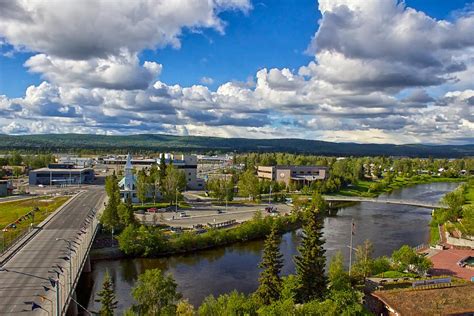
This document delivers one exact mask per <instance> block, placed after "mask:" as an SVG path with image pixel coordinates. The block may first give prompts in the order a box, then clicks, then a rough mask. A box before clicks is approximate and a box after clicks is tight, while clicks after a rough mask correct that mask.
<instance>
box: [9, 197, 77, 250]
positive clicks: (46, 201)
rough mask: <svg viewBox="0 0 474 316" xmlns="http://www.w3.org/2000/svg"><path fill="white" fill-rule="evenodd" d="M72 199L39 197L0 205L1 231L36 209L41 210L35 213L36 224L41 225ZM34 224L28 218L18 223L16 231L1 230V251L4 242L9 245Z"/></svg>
mask: <svg viewBox="0 0 474 316" xmlns="http://www.w3.org/2000/svg"><path fill="white" fill-rule="evenodd" d="M69 198H70V197H68V196H61V197H45V196H43V197H38V198H32V199H28V200H20V201H11V202H6V203H1V204H0V229H1V230H3V228H4V227H5V226H6V225H8V224H10V223H12V222H15V221H16V220H17V219H19V218H20V217H22V216H23V215H25V214H27V213H28V212H30V211H32V210H33V209H34V208H35V207H37V208H38V209H39V210H38V211H36V212H34V224H35V225H36V224H39V223H40V222H42V221H43V220H44V219H45V218H46V217H48V215H49V214H51V213H52V212H54V211H55V210H56V209H58V208H59V207H60V206H61V205H63V204H64V203H65V202H66V201H67V200H69ZM31 223H32V218H31V217H29V218H26V219H24V220H22V221H21V222H18V223H16V229H9V230H8V231H6V232H3V231H1V230H0V236H1V238H0V239H1V240H2V242H1V243H0V251H1V250H2V249H3V241H4V240H5V243H6V244H9V243H10V242H11V241H12V240H14V239H15V238H16V237H17V236H19V235H21V233H22V232H24V231H25V230H26V229H28V227H29V226H30V224H31Z"/></svg>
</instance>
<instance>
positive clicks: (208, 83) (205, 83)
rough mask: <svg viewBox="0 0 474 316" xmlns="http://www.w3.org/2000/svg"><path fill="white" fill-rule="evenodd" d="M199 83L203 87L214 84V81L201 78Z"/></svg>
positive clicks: (208, 78)
mask: <svg viewBox="0 0 474 316" xmlns="http://www.w3.org/2000/svg"><path fill="white" fill-rule="evenodd" d="M199 82H201V83H202V84H204V85H211V84H213V83H214V79H212V78H211V77H201V79H200V80H199Z"/></svg>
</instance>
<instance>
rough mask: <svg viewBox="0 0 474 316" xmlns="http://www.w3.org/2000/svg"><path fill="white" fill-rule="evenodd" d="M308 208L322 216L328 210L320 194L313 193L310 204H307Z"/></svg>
mask: <svg viewBox="0 0 474 316" xmlns="http://www.w3.org/2000/svg"><path fill="white" fill-rule="evenodd" d="M309 207H310V208H312V209H315V210H317V211H318V212H319V213H321V214H324V213H326V210H327V208H328V203H327V202H326V200H325V199H324V198H323V196H322V195H321V193H319V192H318V191H315V192H314V193H313V195H312V196H311V203H310V204H309Z"/></svg>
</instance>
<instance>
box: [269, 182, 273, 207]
mask: <svg viewBox="0 0 474 316" xmlns="http://www.w3.org/2000/svg"><path fill="white" fill-rule="evenodd" d="M270 204H272V186H271V185H270V196H269V197H268V205H270Z"/></svg>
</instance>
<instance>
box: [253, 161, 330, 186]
mask: <svg viewBox="0 0 474 316" xmlns="http://www.w3.org/2000/svg"><path fill="white" fill-rule="evenodd" d="M257 176H258V177H259V178H260V179H266V180H269V181H276V182H283V183H285V184H286V185H287V186H288V185H290V183H297V184H302V185H308V184H311V183H312V182H314V181H321V180H325V179H327V178H328V176H329V168H328V167H323V166H258V168H257Z"/></svg>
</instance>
